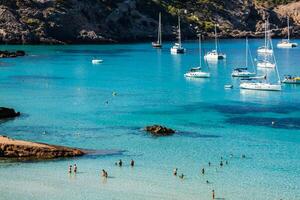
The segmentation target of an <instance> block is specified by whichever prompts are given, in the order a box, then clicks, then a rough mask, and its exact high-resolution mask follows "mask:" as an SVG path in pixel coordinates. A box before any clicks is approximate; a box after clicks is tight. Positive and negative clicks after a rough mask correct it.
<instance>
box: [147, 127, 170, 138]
mask: <svg viewBox="0 0 300 200" xmlns="http://www.w3.org/2000/svg"><path fill="white" fill-rule="evenodd" d="M144 130H145V131H147V132H149V133H151V134H152V135H154V136H169V135H173V134H174V133H175V130H173V129H170V128H167V127H164V126H160V125H152V126H146V127H145V129H144Z"/></svg>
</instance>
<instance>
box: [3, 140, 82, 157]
mask: <svg viewBox="0 0 300 200" xmlns="http://www.w3.org/2000/svg"><path fill="white" fill-rule="evenodd" d="M85 153H86V152H85V151H83V150H81V149H77V148H70V147H64V146H57V145H49V144H44V143H37V142H28V141H23V140H14V139H11V138H8V137H6V136H0V158H1V157H4V158H22V159H28V158H30V159H31V158H35V159H53V158H59V157H74V156H82V155H84V154H85Z"/></svg>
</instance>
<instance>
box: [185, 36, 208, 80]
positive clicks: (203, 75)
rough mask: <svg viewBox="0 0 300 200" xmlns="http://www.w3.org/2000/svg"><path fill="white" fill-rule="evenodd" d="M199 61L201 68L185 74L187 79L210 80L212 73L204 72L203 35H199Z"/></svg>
mask: <svg viewBox="0 0 300 200" xmlns="http://www.w3.org/2000/svg"><path fill="white" fill-rule="evenodd" d="M199 59H200V67H194V68H192V69H191V70H190V71H189V72H187V73H185V74H184V76H185V77H189V78H209V77H210V73H209V72H205V71H202V53H201V35H199Z"/></svg>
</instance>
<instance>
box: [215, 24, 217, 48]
mask: <svg viewBox="0 0 300 200" xmlns="http://www.w3.org/2000/svg"><path fill="white" fill-rule="evenodd" d="M215 45H216V52H218V40H217V24H215Z"/></svg>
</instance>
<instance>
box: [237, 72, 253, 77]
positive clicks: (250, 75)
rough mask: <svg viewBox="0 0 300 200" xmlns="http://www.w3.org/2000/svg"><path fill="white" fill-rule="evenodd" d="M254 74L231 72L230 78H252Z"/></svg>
mask: <svg viewBox="0 0 300 200" xmlns="http://www.w3.org/2000/svg"><path fill="white" fill-rule="evenodd" d="M255 75H256V74H255V73H252V72H232V74H231V76H232V77H244V78H245V77H253V76H255Z"/></svg>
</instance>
